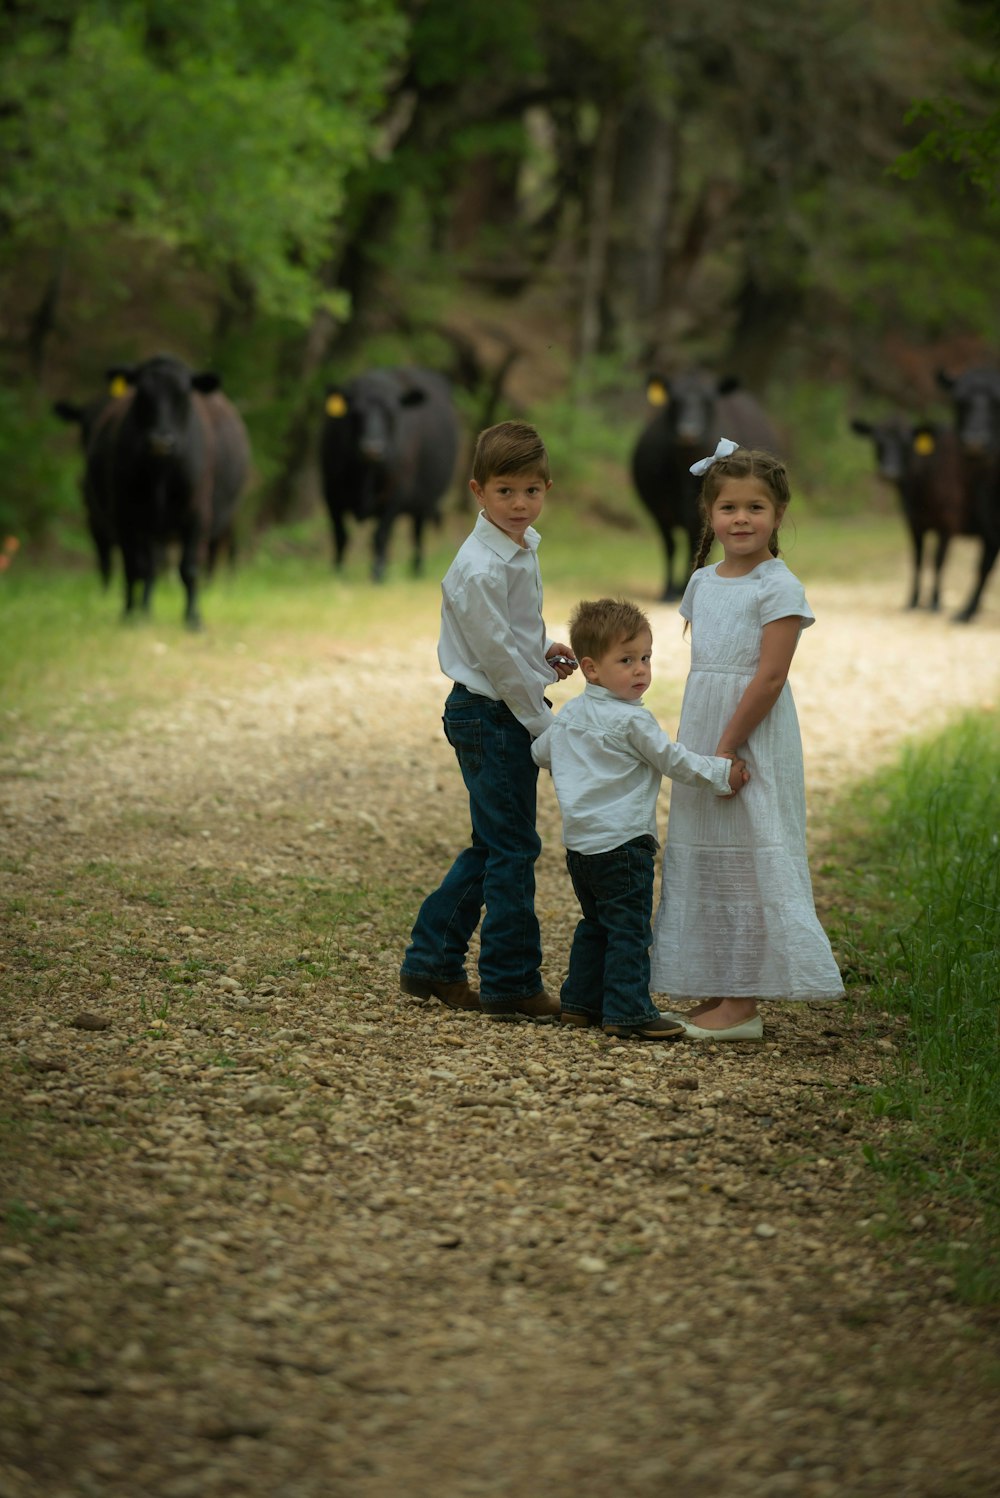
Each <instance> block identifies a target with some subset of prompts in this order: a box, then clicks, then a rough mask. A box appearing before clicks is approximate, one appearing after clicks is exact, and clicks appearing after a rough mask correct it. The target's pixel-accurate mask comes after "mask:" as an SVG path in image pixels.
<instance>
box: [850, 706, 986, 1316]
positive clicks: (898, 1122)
mask: <svg viewBox="0 0 1000 1498" xmlns="http://www.w3.org/2000/svg"><path fill="white" fill-rule="evenodd" d="M998 808H1000V718H998V717H997V716H996V715H982V716H975V717H970V718H967V719H964V720H962V721H961V722H959V723H958V724H957V725H956V726H955V727H954V728H953V729H951V730H950V731H949V732H948V733H946V734H944V735H943V736H941V737H940V738H938V739H935V740H933V741H932V742H929V743H925V744H921V745H917V746H913V747H911V748H908V749H907V750H906V751H905V752H904V754H903V756H902V758H901V760H900V761H899V763H898V764H897V765H896V766H895V767H894V768H893V769H891V770H889V771H887V772H885V773H883V774H881V775H879V776H878V777H877V779H875V780H874V781H873V782H871V783H869V784H868V785H866V786H864V787H861V788H859V789H857V790H856V791H855V792H854V793H853V795H852V798H851V801H850V803H849V804H848V806H847V807H845V808H842V809H841V815H842V816H845V817H849V816H852V815H853V817H854V818H855V822H854V826H855V830H854V831H853V832H852V833H851V834H849V835H848V837H847V838H846V839H845V842H846V844H847V846H846V848H845V856H844V858H843V866H844V867H845V868H852V869H853V870H854V873H853V874H852V875H851V876H850V877H849V879H848V876H843V879H844V881H845V889H844V892H843V893H844V897H845V903H846V901H847V899H849V898H853V899H854V900H855V901H857V903H858V906H859V909H860V914H859V916H858V918H857V925H856V928H855V930H856V951H855V960H856V963H857V966H858V968H859V970H860V971H861V972H863V973H865V974H866V975H869V976H870V983H871V986H870V989H869V997H868V1000H867V1002H868V1004H869V1005H870V1006H871V1007H872V1009H873V1010H882V1011H885V1010H888V1011H889V1012H890V1013H893V1014H897V1015H902V1016H905V1017H906V1020H907V1030H906V1039H905V1043H904V1044H903V1045H902V1047H901V1049H900V1051H899V1052H898V1061H897V1063H896V1065H895V1069H894V1070H893V1071H891V1072H890V1074H889V1075H888V1076H887V1078H886V1080H885V1082H884V1083H883V1085H881V1086H880V1087H879V1088H877V1089H876V1090H875V1092H874V1093H873V1095H872V1097H871V1099H870V1105H871V1109H872V1111H873V1113H874V1114H875V1115H876V1116H879V1117H882V1118H888V1119H891V1120H893V1128H892V1130H891V1132H890V1135H889V1138H890V1142H889V1143H879V1144H877V1145H874V1144H870V1145H868V1146H867V1147H866V1155H867V1157H868V1159H869V1162H870V1163H871V1164H872V1165H873V1166H874V1167H875V1168H876V1169H877V1170H879V1171H880V1172H882V1173H883V1175H884V1176H885V1178H886V1180H887V1181H888V1182H890V1183H892V1184H893V1186H894V1187H895V1188H896V1189H898V1190H899V1191H900V1192H903V1193H915V1194H922V1195H923V1196H924V1197H926V1198H931V1199H934V1198H942V1197H943V1198H947V1199H948V1200H949V1202H950V1203H951V1205H952V1207H953V1209H954V1210H955V1211H956V1213H958V1215H959V1216H961V1215H962V1214H963V1213H965V1214H967V1215H968V1219H969V1222H970V1231H969V1232H968V1233H963V1234H962V1240H961V1244H960V1245H959V1246H957V1247H956V1246H953V1248H952V1249H950V1250H946V1251H945V1257H946V1258H947V1260H948V1262H949V1267H951V1268H952V1270H953V1271H954V1273H955V1275H956V1278H957V1281H958V1283H959V1287H960V1289H961V1290H962V1291H963V1293H964V1294H965V1295H966V1296H967V1297H968V1298H970V1299H972V1300H976V1301H991V1300H995V1299H997V1298H1000V1260H998V1257H997V1244H998V1242H1000V1172H998V1167H997V1147H998V1145H1000V1004H998V1000H1000V815H998ZM859 829H860V830H859Z"/></svg>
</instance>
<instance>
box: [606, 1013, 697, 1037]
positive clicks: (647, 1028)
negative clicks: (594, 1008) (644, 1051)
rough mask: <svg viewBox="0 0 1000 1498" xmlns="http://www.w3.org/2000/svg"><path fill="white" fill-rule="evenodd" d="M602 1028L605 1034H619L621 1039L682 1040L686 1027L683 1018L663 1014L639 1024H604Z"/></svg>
mask: <svg viewBox="0 0 1000 1498" xmlns="http://www.w3.org/2000/svg"><path fill="white" fill-rule="evenodd" d="M602 1028H603V1030H604V1033H605V1035H617V1036H618V1037H619V1039H621V1040H680V1038H681V1036H682V1035H684V1033H685V1028H686V1027H685V1025H684V1022H683V1020H679V1019H671V1018H669V1017H668V1016H667V1015H665V1014H661V1015H660V1016H659V1018H658V1019H649V1020H644V1021H643V1022H642V1024H639V1025H604V1026H603V1027H602Z"/></svg>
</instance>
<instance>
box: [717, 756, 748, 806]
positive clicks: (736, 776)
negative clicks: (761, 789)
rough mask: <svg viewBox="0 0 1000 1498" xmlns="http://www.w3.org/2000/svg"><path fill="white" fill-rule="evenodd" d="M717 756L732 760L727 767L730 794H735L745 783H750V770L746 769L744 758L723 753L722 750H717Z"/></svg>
mask: <svg viewBox="0 0 1000 1498" xmlns="http://www.w3.org/2000/svg"><path fill="white" fill-rule="evenodd" d="M719 758H720V759H728V760H731V761H732V763H731V765H730V767H729V789H730V792H731V793H732V795H734V796H736V795H738V794H739V792H740V791H741V790H742V789H743V787H744V786H745V785H749V783H750V771H749V770H748V769H747V763H746V760H745V759H740V758H739V756H738V755H735V754H725V753H723V751H722V750H720V751H719Z"/></svg>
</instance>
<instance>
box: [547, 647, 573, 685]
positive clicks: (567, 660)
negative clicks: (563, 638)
mask: <svg viewBox="0 0 1000 1498" xmlns="http://www.w3.org/2000/svg"><path fill="white" fill-rule="evenodd" d="M545 659H546V660H547V661H548V663H549V665H550V666H551V667H552V669H553V671H554V672H555V673H556V675H557V676H558V678H559V680H560V681H565V680H566V678H567V676H572V675H573V672H574V671H575V670H576V667H577V660H576V657H575V656H574V654H573V652H572V650H571V649H570V647H569V646H568V645H550V646H549V648H548V650H546V652H545Z"/></svg>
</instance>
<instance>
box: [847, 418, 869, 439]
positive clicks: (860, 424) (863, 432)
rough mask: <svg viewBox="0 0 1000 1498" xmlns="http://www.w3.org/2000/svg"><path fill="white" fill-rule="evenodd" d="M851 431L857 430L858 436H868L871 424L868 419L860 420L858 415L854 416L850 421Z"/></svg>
mask: <svg viewBox="0 0 1000 1498" xmlns="http://www.w3.org/2000/svg"><path fill="white" fill-rule="evenodd" d="M851 431H852V432H857V434H858V436H859V437H870V436H871V435H872V424H871V422H870V421H862V420H861V417H860V416H855V417H854V418H853V420H852V421H851Z"/></svg>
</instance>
